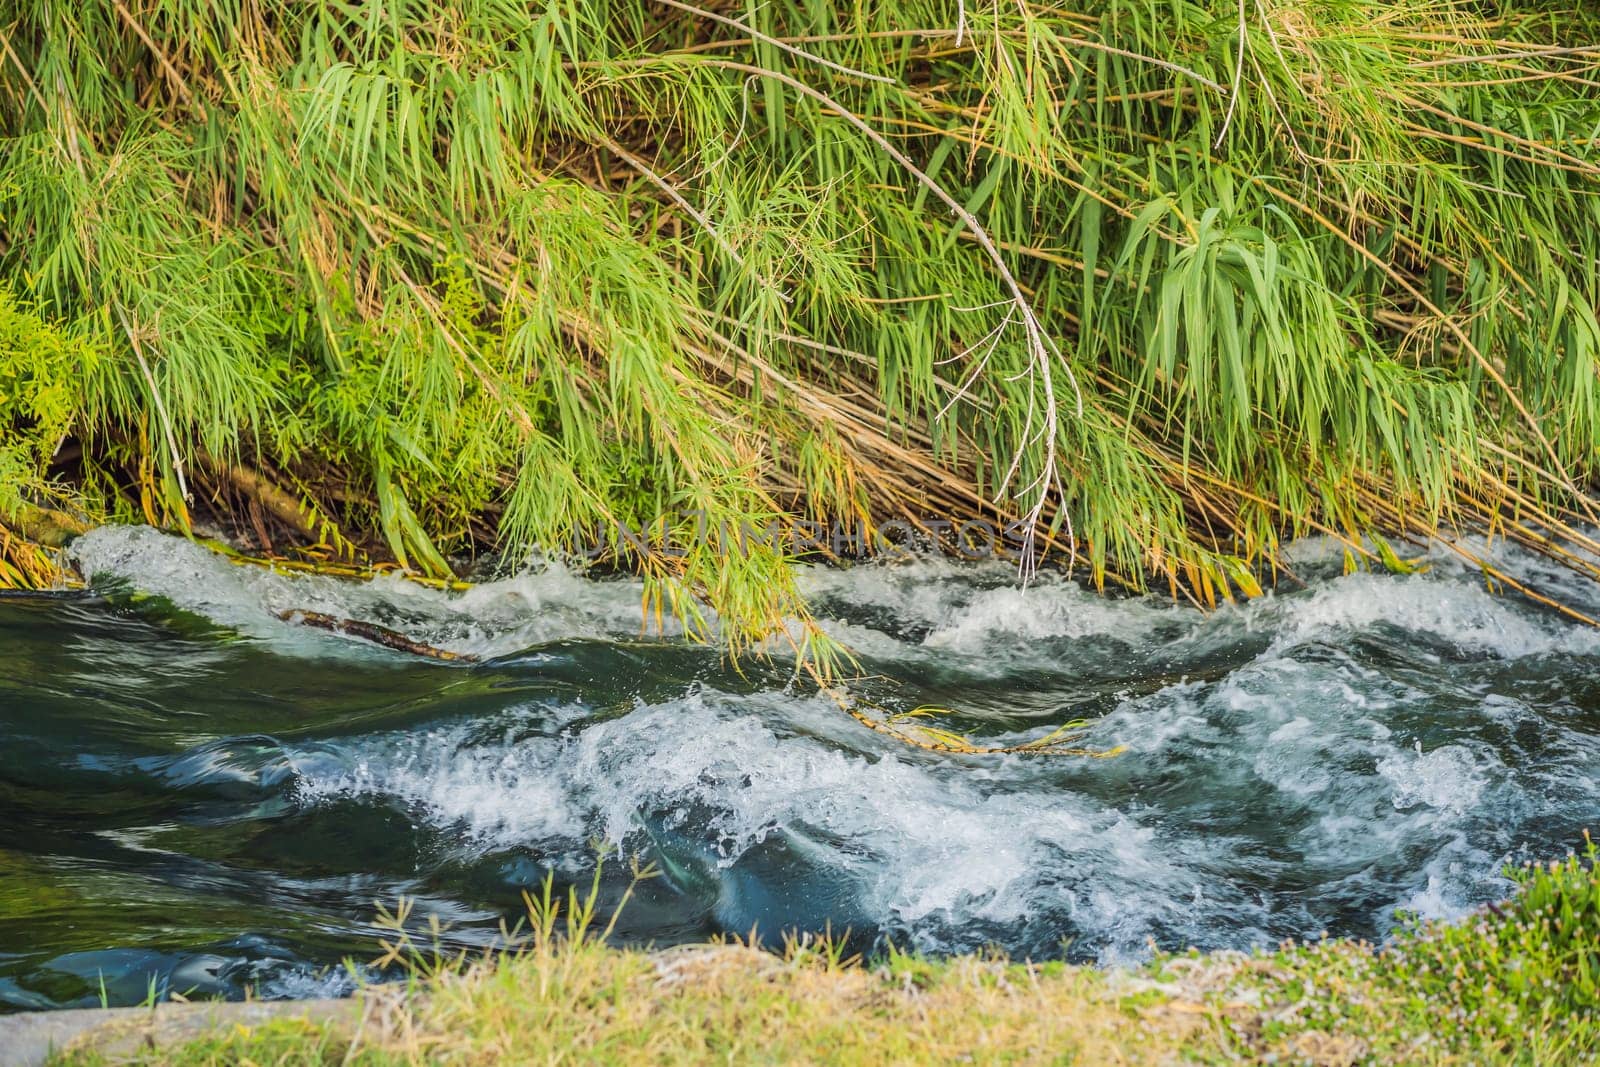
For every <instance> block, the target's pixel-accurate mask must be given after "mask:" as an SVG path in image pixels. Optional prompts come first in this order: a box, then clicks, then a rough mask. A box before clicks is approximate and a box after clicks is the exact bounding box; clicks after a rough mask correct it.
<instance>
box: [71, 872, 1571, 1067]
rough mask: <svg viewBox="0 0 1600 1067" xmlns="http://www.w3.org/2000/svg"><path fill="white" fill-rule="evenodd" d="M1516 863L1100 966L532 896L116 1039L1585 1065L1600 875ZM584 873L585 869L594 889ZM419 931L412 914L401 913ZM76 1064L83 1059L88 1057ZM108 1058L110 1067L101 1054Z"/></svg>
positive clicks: (207, 1048) (1030, 1058)
mask: <svg viewBox="0 0 1600 1067" xmlns="http://www.w3.org/2000/svg"><path fill="white" fill-rule="evenodd" d="M1597 858H1600V856H1597V851H1596V849H1595V848H1594V847H1593V846H1590V847H1589V849H1588V851H1587V853H1586V854H1585V855H1584V856H1582V857H1576V856H1574V857H1569V858H1567V859H1566V860H1563V861H1558V862H1555V863H1551V864H1548V865H1540V866H1534V867H1527V868H1518V869H1513V870H1512V871H1510V872H1508V873H1510V874H1511V876H1512V878H1513V880H1514V881H1515V884H1516V890H1515V893H1514V895H1513V896H1512V897H1511V898H1510V899H1509V900H1507V901H1505V902H1504V903H1502V904H1498V905H1494V906H1492V907H1489V908H1486V909H1483V910H1481V911H1480V912H1477V913H1475V914H1473V915H1471V916H1468V917H1467V918H1465V919H1463V920H1458V921H1456V922H1452V923H1444V924H1440V923H1429V924H1424V923H1413V924H1410V925H1408V926H1406V927H1405V928H1403V929H1402V930H1400V931H1398V932H1397V933H1396V935H1395V937H1394V938H1393V939H1392V941H1391V942H1390V943H1389V944H1387V945H1385V946H1383V947H1381V948H1378V947H1374V946H1371V945H1367V944H1364V943H1359V942H1350V941H1330V940H1324V941H1321V942H1318V943H1316V944H1312V945H1304V946H1285V947H1284V948H1282V949H1280V950H1278V951H1276V952H1271V953H1264V952H1258V953H1255V954H1253V955H1246V954H1244V953H1217V954H1214V955H1210V956H1201V955H1199V954H1197V953H1194V954H1189V955H1181V956H1161V957H1159V958H1157V959H1155V960H1153V961H1151V962H1150V963H1148V964H1145V965H1143V966H1141V967H1134V968H1112V969H1104V970H1102V969H1097V968H1093V967H1078V966H1072V965H1067V964H1063V963H1059V962H1051V963H1043V964H1041V963H1030V962H1026V961H1021V962H1019V961H1010V960H1006V959H1003V958H1000V957H997V956H992V955H991V956H967V957H959V958H953V959H931V958H927V957H923V956H918V955H915V954H907V953H897V952H892V951H891V952H890V953H889V954H888V955H887V956H883V957H878V958H874V959H872V960H870V961H868V962H862V961H861V960H860V959H858V958H854V957H848V956H846V955H845V953H844V951H843V949H842V942H839V941H834V940H829V939H818V938H816V937H814V936H813V937H792V938H790V939H788V941H787V942H786V948H785V951H784V952H783V953H781V954H772V953H766V952H762V951H758V950H756V949H752V948H746V947H743V946H740V945H738V944H712V945H690V946H682V947H679V948H674V949H668V950H665V951H662V952H654V953H652V952H646V951H641V950H637V949H618V948H614V947H609V946H608V945H607V943H606V939H607V937H608V936H609V934H610V932H611V928H610V927H606V926H604V924H602V923H601V921H600V918H599V916H598V914H597V903H596V902H597V899H598V897H597V894H596V893H595V891H594V889H593V888H591V889H590V890H589V891H588V892H587V893H584V892H580V891H579V890H578V889H573V890H571V891H570V892H569V893H567V894H565V895H561V894H556V893H554V892H553V891H552V890H551V888H550V886H549V884H548V883H547V884H546V887H545V889H544V891H543V892H542V893H540V894H539V895H537V896H533V897H530V898H529V900H528V903H529V921H528V923H527V924H525V926H524V927H523V928H522V930H521V933H520V936H518V937H516V938H514V939H513V941H514V942H515V947H514V948H513V949H512V950H510V951H509V952H507V953H505V954H503V955H500V956H498V957H492V956H491V957H483V956H477V957H470V958H469V957H464V956H453V955H450V954H448V953H444V952H441V951H440V950H438V949H437V948H436V947H430V944H429V943H431V944H432V945H437V943H438V935H439V931H438V930H437V928H433V932H432V933H431V934H429V935H428V936H427V938H425V939H424V941H425V942H426V943H422V944H419V943H418V942H417V941H416V940H414V939H413V937H412V936H411V935H408V934H406V933H405V931H406V929H407V928H408V919H409V918H410V916H409V913H405V914H401V913H400V912H396V913H393V914H391V915H389V916H388V919H387V921H386V922H385V924H384V925H385V926H386V929H388V930H390V931H391V933H392V935H393V936H392V937H391V939H390V940H389V941H388V942H386V944H385V953H384V956H383V962H386V963H388V964H391V965H399V966H401V967H402V968H404V969H405V971H406V973H408V974H409V975H410V976H411V978H412V981H410V982H408V983H401V984H390V985H386V986H378V987H374V988H372V989H370V990H368V991H367V992H365V993H363V994H360V996H362V997H365V998H367V1002H366V1006H365V1007H362V1008H360V1009H359V1010H356V1011H352V1012H351V1013H349V1014H348V1015H347V1016H344V1017H337V1018H335V1019H334V1021H332V1022H327V1021H323V1022H315V1021H302V1020H295V1019H292V1018H290V1019H285V1020H281V1021H277V1022H272V1023H268V1024H266V1025H263V1026H260V1027H256V1028H245V1027H231V1028H229V1029H228V1030H227V1031H226V1032H217V1033H214V1034H211V1035H208V1036H206V1037H204V1038H202V1039H200V1040H198V1041H195V1040H189V1039H185V1040H183V1041H179V1042H177V1043H172V1044H168V1045H165V1046H163V1047H158V1048H156V1049H154V1050H151V1049H149V1048H145V1049H142V1050H134V1056H133V1059H134V1061H135V1062H160V1063H173V1064H222V1063H227V1064H233V1063H242V1062H246V1061H248V1062H255V1063H285V1064H287V1063H303V1064H323V1063H330V1064H331V1063H370V1064H413V1063H434V1062H452V1063H554V1062H584V1063H617V1064H633V1063H642V1062H649V1063H682V1064H691V1063H705V1062H711V1061H716V1062H730V1061H731V1062H751V1061H759V1062H765V1063H791V1062H792V1063H817V1062H828V1063H846V1064H857V1063H858V1064H863V1065H865V1064H880V1063H1052V1064H1054V1063H1064V1062H1065V1063H1086V1064H1089V1063H1132V1064H1158V1063H1159V1064H1165V1063H1177V1062H1194V1063H1241V1062H1243V1063H1280V1064H1282V1063H1300V1064H1312V1065H1318V1067H1353V1065H1355V1064H1363V1063H1372V1064H1395V1065H1408V1067H1409V1065H1422V1064H1439V1065H1444V1064H1462V1063H1473V1064H1530V1065H1532V1064H1568V1063H1584V1062H1590V1061H1591V1060H1592V1059H1593V1058H1594V1057H1595V1056H1596V1055H1600V1003H1597V1001H1596V996H1595V981H1594V979H1595V976H1596V975H1597V974H1600V867H1597V866H1596V859H1597ZM595 884H596V885H598V882H596V883H595ZM413 925H414V924H413ZM69 1059H70V1061H71V1062H80V1063H90V1062H97V1054H96V1053H95V1051H94V1049H93V1047H92V1046H91V1047H90V1048H88V1049H86V1050H83V1051H82V1052H81V1053H80V1054H78V1055H76V1056H74V1057H70V1058H69ZM118 1062H124V1061H122V1060H120V1059H119V1061H118Z"/></svg>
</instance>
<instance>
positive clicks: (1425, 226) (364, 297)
mask: <svg viewBox="0 0 1600 1067" xmlns="http://www.w3.org/2000/svg"><path fill="white" fill-rule="evenodd" d="M0 40H3V41H4V44H5V48H4V54H3V55H0V99H4V101H5V107H4V108H3V109H0V524H3V530H0V582H3V583H5V584H30V583H33V584H36V583H41V582H48V581H50V580H51V577H52V560H51V557H50V555H49V553H48V546H49V545H50V544H51V543H52V542H56V541H59V540H61V539H62V538H64V537H66V536H68V535H70V533H71V530H72V529H74V528H76V527H77V526H78V525H79V524H80V523H81V522H83V521H89V522H93V521H101V520H104V519H107V518H113V519H121V520H147V521H150V522H152V523H154V524H156V525H160V526H165V527H169V528H176V529H187V528H190V527H191V526H192V525H193V524H194V523H196V522H200V523H202V524H215V525H220V526H221V527H223V528H224V529H226V530H228V531H229V532H231V533H232V534H233V535H234V536H235V537H236V538H237V539H238V540H240V541H241V542H243V543H245V544H247V545H248V546H249V547H250V548H252V550H254V551H256V552H258V553H272V554H278V555H298V556H303V557H307V558H313V559H324V560H343V561H347V562H360V561H363V560H378V561H386V560H393V561H396V562H398V563H399V564H400V565H402V566H404V567H406V568H408V569H410V570H413V571H416V572H420V573H428V574H434V575H439V574H443V573H444V572H446V571H447V570H448V569H449V567H450V565H451V564H450V560H448V559H447V558H446V557H456V558H457V559H458V560H459V559H461V558H465V557H469V556H471V555H473V554H474V553H478V552H481V551H484V550H486V549H490V548H498V549H501V550H504V551H506V552H508V553H510V554H511V556H512V557H513V558H520V557H521V556H522V555H523V554H524V553H526V552H527V551H529V550H530V549H532V548H534V547H536V546H539V547H543V548H544V549H547V550H560V549H571V548H575V547H578V546H580V545H582V544H583V543H584V542H585V540H586V538H587V537H588V536H589V533H588V532H589V531H591V530H596V529H598V530H599V531H600V541H601V542H602V549H603V554H604V555H605V556H606V557H607V558H609V559H611V560H613V561H615V562H619V563H621V564H623V565H626V566H629V567H634V568H637V569H640V570H642V571H643V572H644V573H645V574H646V575H647V576H648V577H649V578H650V579H651V590H652V592H651V601H652V603H651V604H650V605H649V606H650V607H651V608H652V609H653V610H664V611H674V612H678V613H680V614H683V615H685V616H687V617H690V618H695V617H697V616H698V615H699V613H700V612H701V611H702V610H703V607H704V606H706V605H709V606H710V607H712V608H714V609H715V611H716V612H717V613H718V616H719V625H720V632H721V636H722V637H723V638H724V639H726V640H727V641H728V642H729V643H730V644H731V645H733V646H734V647H739V646H741V645H744V644H747V643H749V642H752V641H755V640H758V639H760V638H761V637H762V636H763V635H765V634H767V633H768V632H769V630H770V628H771V627H772V625H773V624H774V623H775V622H777V621H778V620H780V619H784V618H790V619H794V618H799V619H802V620H803V619H804V618H805V605H804V603H803V602H802V600H801V598H800V597H799V596H798V594H797V592H796V590H795V588H794V585H793V583H792V580H791V578H790V577H789V574H788V570H787V568H786V567H785V566H784V565H783V564H784V557H785V556H787V555H790V554H792V549H793V547H794V546H793V545H792V544H789V545H779V546H777V547H765V548H760V549H758V550H756V551H753V552H744V551H737V550H735V549H736V547H737V546H736V544H735V538H734V536H733V535H732V534H731V533H730V531H738V530H739V529H741V528H744V527H754V528H757V529H761V528H764V527H765V526H766V525H767V524H768V523H769V522H773V521H788V520H791V519H807V520H819V521H824V522H831V521H837V520H851V521H857V520H865V521H869V522H878V523H881V522H883V521H885V520H889V519H897V518H909V519H915V520H918V521H921V520H926V519H930V518H936V519H957V520H960V519H967V518H973V517H984V518H987V519H990V520H992V521H993V522H995V523H996V524H1003V523H1019V524H1020V525H1019V526H1018V527H1017V530H1018V532H1019V542H1020V539H1021V538H1020V535H1021V534H1025V533H1028V532H1030V531H1031V533H1032V534H1034V535H1037V538H1038V539H1039V540H1038V541H1037V542H1036V547H1037V545H1042V544H1043V543H1044V541H1046V540H1051V539H1053V541H1054V544H1055V545H1056V546H1057V547H1058V548H1060V549H1062V550H1063V554H1062V557H1063V559H1065V558H1067V557H1068V555H1069V553H1068V551H1067V550H1070V555H1071V558H1073V559H1074V560H1075V562H1076V563H1077V564H1078V566H1079V567H1080V568H1082V573H1085V574H1087V575H1088V576H1090V577H1091V578H1092V579H1093V580H1095V581H1097V582H1100V581H1106V580H1114V579H1118V578H1119V577H1120V579H1122V580H1126V581H1128V582H1131V583H1133V584H1135V585H1143V584H1145V583H1147V582H1152V581H1153V583H1154V584H1155V585H1156V586H1157V587H1160V588H1169V589H1171V590H1173V591H1175V592H1177V593H1179V594H1180V595H1187V596H1190V597H1193V598H1194V599H1195V600H1197V601H1199V602H1211V601H1215V600H1217V599H1218V598H1220V597H1224V596H1228V595H1233V594H1237V593H1250V592H1252V591H1253V590H1254V589H1255V588H1256V586H1257V584H1258V582H1260V581H1261V580H1262V579H1263V578H1264V577H1266V576H1269V575H1270V573H1271V572H1272V569H1273V566H1274V563H1275V561H1276V559H1277V546H1278V544H1279V542H1280V539H1281V538H1283V537H1285V536H1290V535H1294V534H1297V533H1303V532H1308V531H1315V530H1327V531H1330V532H1332V533H1333V534H1335V535H1336V536H1339V537H1343V538H1347V539H1349V541H1350V542H1351V544H1352V556H1353V558H1359V557H1362V556H1366V557H1368V558H1371V559H1374V560H1377V559H1380V558H1382V557H1384V556H1385V555H1386V554H1387V552H1388V550H1387V548H1386V546H1384V545H1378V546H1377V547H1376V548H1372V547H1364V544H1369V543H1364V542H1363V536H1364V535H1367V534H1372V533H1378V534H1384V535H1387V536H1389V537H1394V536H1406V537H1424V536H1426V535H1427V534H1429V533H1430V532H1432V531H1434V530H1436V529H1438V528H1440V527H1467V528H1479V529H1492V530H1493V531H1494V532H1496V533H1497V534H1503V535H1505V536H1509V537H1512V538H1516V539H1518V540H1522V541H1525V542H1527V543H1530V544H1533V545H1536V546H1538V550H1539V551H1543V552H1546V553H1547V554H1549V555H1550V556H1551V557H1552V558H1554V559H1556V560H1558V561H1561V562H1563V563H1566V564H1569V565H1571V566H1573V567H1575V568H1576V569H1578V570H1579V571H1580V572H1582V573H1586V574H1591V575H1600V568H1597V567H1596V565H1595V564H1594V563H1593V562H1592V560H1588V559H1581V558H1579V557H1578V556H1577V555H1574V554H1573V553H1574V552H1575V551H1577V550H1580V549H1588V548H1594V547H1595V546H1594V545H1593V543H1592V541H1590V539H1589V538H1588V537H1587V536H1586V535H1584V534H1582V533H1580V532H1579V531H1578V530H1577V529H1576V528H1575V527H1574V525H1573V524H1574V523H1576V522H1578V521H1579V520H1589V519H1592V518H1593V514H1592V507H1591V505H1590V504H1588V503H1587V502H1586V501H1584V500H1583V499H1582V498H1581V494H1582V493H1583V492H1584V491H1585V490H1586V489H1587V488H1588V487H1589V486H1590V485H1591V483H1592V480H1593V475H1594V473H1595V457H1596V454H1597V445H1600V375H1597V374H1596V358H1597V353H1600V325H1597V321H1596V315H1595V308H1596V306H1597V304H1600V289H1597V286H1600V280H1597V279H1596V276H1595V272H1594V271H1593V264H1594V262H1595V261H1596V259H1597V258H1600V196H1596V195H1595V194H1596V192H1597V191H1600V182H1597V179H1600V161H1597V158H1596V148H1595V138H1596V130H1597V129H1600V93H1597V92H1596V91H1595V88H1594V87H1595V84H1596V78H1597V69H1600V52H1597V50H1596V47H1595V45H1596V42H1597V41H1600V11H1597V9H1596V8H1595V7H1594V5H1592V4H1588V3H1578V2H1559V0H1494V2H1489V3H1483V2H1477V0H1473V2H1468V0H1446V2H1439V0H1406V2H1401V3H1393V2H1387V0H1385V2H1378V0H1322V2H1318V3H1298V2H1284V0H1262V2H1255V0H1252V2H1251V3H1247V4H1244V5H1242V6H1241V5H1240V4H1237V3H1235V2H1234V0H1174V2H1166V0H1162V2H1143V0H1083V2H1081V3H1073V4H1067V5H1059V4H1050V3H1031V2H1027V3H1008V4H1001V5H989V6H986V5H976V4H966V5H963V4H959V3H954V2H948V3H947V2H944V0H938V2H927V0H896V2H894V3H890V4H885V5H879V6H877V7H873V8H870V9H868V8H861V7H838V6H834V7H829V6H827V5H822V6H818V5H805V4H799V3H794V2H789V0H780V2H777V3H771V4H762V5H756V6H751V7H749V8H746V7H743V6H737V5H735V6H728V5H719V4H712V5H709V6H705V7H701V6H697V5H694V4H689V3H685V2H683V0H552V2H551V3H548V4H543V5H533V6H528V5H517V4H506V3H502V2H499V0H448V2H446V0H382V2H379V0H367V2H361V3H348V4H297V3H284V2H280V0H265V2H261V3H234V2H231V0H197V2H191V0H88V2H86V3H83V4H78V5H66V4H33V5H18V6H15V7H14V8H13V9H11V11H10V13H9V14H7V15H6V16H4V21H3V22H0ZM688 513H693V514H694V516H695V520H699V521H680V522H678V523H676V524H674V525H671V526H670V528H667V529H665V530H664V531H662V532H661V533H660V534H659V536H658V537H657V538H656V543H655V544H653V545H650V546H648V547H647V548H644V549H641V548H640V547H638V546H636V545H633V544H630V543H629V542H628V541H627V539H626V538H622V537H619V536H618V535H617V527H618V524H624V525H627V526H629V527H631V528H632V529H634V530H640V531H642V530H647V529H650V528H652V525H653V524H654V523H655V522H656V520H657V519H658V518H660V517H661V516H663V515H667V516H671V515H678V516H683V515H686V514H688ZM658 529H659V528H658ZM706 531H709V534H708V533H706ZM1012 547H1016V546H1012ZM825 648H826V642H824V641H821V640H818V641H815V642H813V644H812V645H811V646H809V648H808V652H811V653H820V652H821V651H823V650H825Z"/></svg>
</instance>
